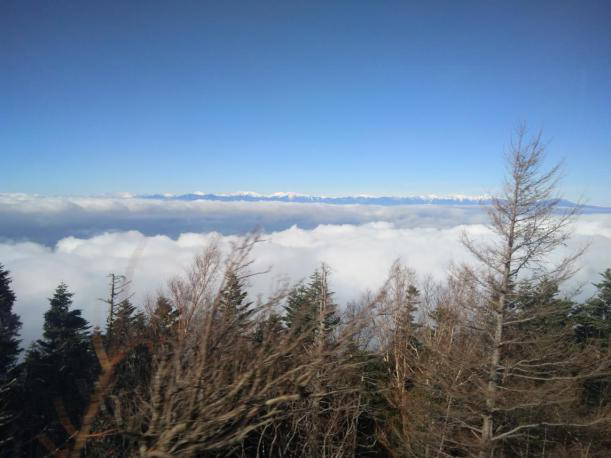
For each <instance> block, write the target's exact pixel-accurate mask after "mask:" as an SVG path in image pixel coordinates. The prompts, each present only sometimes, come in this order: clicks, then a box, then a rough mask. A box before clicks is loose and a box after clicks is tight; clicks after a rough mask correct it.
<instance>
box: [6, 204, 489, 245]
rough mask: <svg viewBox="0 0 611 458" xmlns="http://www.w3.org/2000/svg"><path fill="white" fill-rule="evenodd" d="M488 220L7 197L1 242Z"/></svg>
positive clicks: (472, 211)
mask: <svg viewBox="0 0 611 458" xmlns="http://www.w3.org/2000/svg"><path fill="white" fill-rule="evenodd" d="M483 219H484V215H483V212H482V211H481V209H480V208H479V207H477V206H467V207H458V206H456V207H453V206H452V207H449V206H434V205H409V206H396V207H385V206H376V205H329V204H319V203H308V204H303V203H290V202H215V201H176V200H154V199H138V198H129V197H42V196H32V195H25V194H0V238H5V239H9V240H30V241H36V242H40V243H43V244H46V245H49V246H53V245H55V243H56V242H57V241H58V240H61V239H62V238H64V237H66V236H69V235H72V236H75V237H79V238H89V237H91V236H94V235H99V234H102V233H104V232H108V231H128V230H137V231H139V232H142V233H143V234H145V235H157V234H164V235H168V236H170V237H172V238H177V237H178V236H179V235H180V234H183V233H185V232H198V233H199V232H209V231H218V232H221V233H223V234H240V233H244V232H247V231H251V230H253V229H255V228H256V227H260V228H261V229H262V230H264V231H268V232H269V231H278V230H284V229H288V228H290V227H291V226H293V225H294V224H296V225H297V226H298V227H302V228H307V229H312V228H315V227H316V226H318V225H320V224H364V223H368V222H374V221H389V222H393V223H394V224H395V225H397V226H398V227H422V226H430V227H452V226H455V225H456V224H462V223H465V224H466V223H478V222H481V221H483Z"/></svg>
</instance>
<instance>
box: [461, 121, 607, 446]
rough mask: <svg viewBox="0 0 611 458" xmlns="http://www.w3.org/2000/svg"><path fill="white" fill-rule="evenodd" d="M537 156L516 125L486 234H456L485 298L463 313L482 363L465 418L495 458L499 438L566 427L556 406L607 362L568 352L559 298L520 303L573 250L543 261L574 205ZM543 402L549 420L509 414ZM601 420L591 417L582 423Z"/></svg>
mask: <svg viewBox="0 0 611 458" xmlns="http://www.w3.org/2000/svg"><path fill="white" fill-rule="evenodd" d="M544 152H545V148H544V145H543V143H542V141H541V137H540V135H537V136H535V137H534V138H532V139H527V133H526V129H525V128H521V129H519V130H518V132H517V135H516V136H515V139H514V140H513V141H512V143H511V148H510V151H509V153H508V154H507V157H506V162H507V174H506V180H505V183H504V186H503V189H502V192H501V194H500V195H499V196H497V197H495V198H494V199H493V200H492V205H491V206H490V208H489V210H488V215H489V218H490V224H489V229H490V231H491V232H492V234H493V236H494V240H493V241H492V242H490V243H487V244H482V243H477V242H475V241H473V240H472V239H470V238H469V237H468V236H467V235H466V234H465V235H464V237H463V243H464V245H465V247H466V248H467V249H468V250H469V251H470V252H471V253H472V254H473V255H474V256H475V258H476V260H477V261H479V263H480V265H481V266H482V268H481V269H477V270H475V269H469V268H465V269H464V270H462V272H461V275H462V279H463V280H464V281H471V282H473V284H475V285H476V286H477V288H478V289H479V290H480V292H481V294H482V297H484V298H485V300H483V301H480V302H479V303H476V304H473V307H472V315H471V317H470V326H471V329H473V330H476V331H478V332H479V333H480V335H481V345H482V349H483V354H482V356H483V358H484V361H485V367H482V372H481V373H479V374H477V375H478V378H477V383H478V384H479V385H478V388H479V389H478V390H477V391H476V393H478V394H480V395H481V399H482V400H483V403H482V404H481V405H479V406H478V405H477V404H475V405H473V406H472V409H474V410H475V411H479V414H478V416H479V417H480V418H479V420H477V421H475V422H474V421H473V420H474V419H473V418H470V419H469V421H468V422H466V423H465V426H466V427H468V429H469V430H470V431H471V432H472V433H473V434H474V436H475V437H476V438H477V441H476V442H477V448H478V449H479V456H480V457H489V456H493V455H494V450H495V447H496V445H497V444H499V443H500V442H503V441H507V440H509V439H510V438H512V437H516V436H521V435H523V434H524V433H525V432H526V431H527V430H529V429H531V428H536V427H539V426H541V425H566V424H568V422H566V421H564V420H563V419H562V418H561V417H562V415H561V409H560V408H559V406H561V405H562V404H566V403H568V402H570V399H573V396H575V394H576V391H575V390H576V386H575V383H576V381H577V380H578V379H579V378H581V377H584V376H586V374H589V373H593V372H597V371H598V372H600V371H606V370H608V369H609V367H608V361H595V360H593V359H592V358H591V357H585V356H586V353H584V352H577V351H576V348H575V346H574V343H573V340H572V329H571V327H570V326H569V325H567V323H566V320H565V321H564V322H563V321H562V318H563V317H564V318H566V317H567V315H568V313H569V311H570V310H569V309H568V307H567V305H566V303H564V304H563V303H561V302H562V301H557V300H553V298H552V296H553V295H552V296H550V295H549V294H548V295H547V296H546V298H547V300H543V299H544V298H543V297H539V298H537V300H535V301H534V303H530V304H525V303H524V301H522V300H521V299H522V296H524V291H525V290H528V289H529V288H532V287H537V285H549V286H551V287H552V288H554V287H557V285H558V284H559V283H560V282H562V281H563V280H565V279H567V278H568V277H569V276H570V275H571V274H572V273H573V272H574V268H575V265H574V261H575V260H576V258H577V257H578V256H579V254H580V253H574V254H572V255H569V256H568V257H565V258H564V259H562V260H561V261H560V262H559V263H557V264H556V265H553V266H552V265H551V264H550V263H549V256H550V254H551V253H552V252H554V251H555V250H556V249H557V248H559V247H562V246H564V245H565V243H566V241H567V239H568V238H569V235H570V231H569V224H570V223H571V222H572V220H573V218H574V216H575V215H576V213H577V211H578V207H575V206H574V207H570V208H563V207H562V206H561V200H560V198H559V196H558V195H557V194H556V189H557V183H558V178H559V173H560V168H559V166H555V167H553V168H551V169H550V170H544V169H543V161H544V158H545V154H544ZM520 284H521V285H522V287H521V288H520V287H519V285H520ZM531 302H532V301H531ZM554 320H556V321H554ZM575 374H578V375H575ZM474 396H476V394H475V393H474ZM551 406H555V407H554V409H553V413H552V411H551V410H547V411H546V412H547V414H549V415H553V417H554V418H549V417H547V416H546V415H547V414H546V415H544V416H543V417H542V418H538V419H537V420H536V421H531V422H528V421H525V419H527V418H528V415H514V414H515V413H516V412H524V411H526V412H528V411H530V412H532V409H533V408H534V407H537V408H539V412H541V409H543V408H544V407H551ZM606 420H608V417H606V416H599V417H597V418H595V419H592V420H591V421H590V422H586V423H583V424H584V425H585V424H590V423H596V422H602V421H606ZM580 425H581V423H580V424H575V426H580Z"/></svg>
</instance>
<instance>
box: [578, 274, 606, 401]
mask: <svg viewBox="0 0 611 458" xmlns="http://www.w3.org/2000/svg"><path fill="white" fill-rule="evenodd" d="M601 276H602V277H603V280H602V281H601V282H600V283H595V284H594V286H596V288H597V289H598V292H597V294H596V296H594V297H593V298H591V299H590V300H588V301H586V302H585V304H582V305H580V306H579V307H577V309H576V311H575V321H576V322H577V327H576V330H575V334H576V338H577V341H578V342H581V343H590V344H593V345H594V348H596V349H597V350H598V351H600V352H601V354H608V351H609V350H608V349H609V338H610V337H611V269H607V270H605V271H604V272H603V273H602V274H601ZM583 388H584V390H583V403H584V404H585V405H586V406H589V407H592V406H600V405H609V404H611V376H609V375H606V376H601V377H596V378H591V379H587V380H586V381H585V382H584V384H583Z"/></svg>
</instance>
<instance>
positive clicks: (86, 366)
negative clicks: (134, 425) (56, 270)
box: [22, 283, 99, 446]
mask: <svg viewBox="0 0 611 458" xmlns="http://www.w3.org/2000/svg"><path fill="white" fill-rule="evenodd" d="M72 296H73V293H71V292H70V291H69V290H68V287H67V286H66V284H64V283H61V284H60V285H59V286H58V287H57V289H56V290H55V294H54V295H53V297H52V298H50V299H49V302H50V308H49V310H48V311H47V312H46V313H45V316H44V317H45V321H44V326H43V329H44V332H43V338H42V339H41V340H38V341H36V343H34V344H33V345H32V346H31V348H30V349H29V350H28V353H27V356H26V360H25V363H24V380H23V403H24V412H25V414H24V416H23V418H22V421H23V425H22V426H23V431H24V433H25V434H26V437H25V441H26V443H28V442H30V441H31V439H32V438H33V437H34V436H36V435H37V434H40V433H44V434H45V435H46V436H47V437H49V438H50V439H51V440H52V441H53V442H54V443H56V444H61V443H62V442H63V441H65V440H66V439H67V433H66V431H65V428H64V427H63V426H62V425H61V423H60V420H59V417H60V416H61V415H63V414H62V412H61V410H62V408H63V410H65V414H66V415H67V417H68V419H69V420H70V421H71V422H72V424H77V425H78V424H79V420H80V416H81V415H82V412H83V410H84V408H85V406H86V405H87V402H88V397H89V394H90V392H91V389H92V386H93V381H94V380H95V377H96V375H97V372H98V370H99V368H98V364H97V359H96V358H95V355H94V352H93V349H92V346H91V341H90V336H89V328H90V326H89V324H88V323H87V321H86V320H85V319H84V318H83V317H82V316H81V311H80V310H78V309H71V306H72ZM60 406H61V407H60ZM30 443H31V446H34V445H35V442H30Z"/></svg>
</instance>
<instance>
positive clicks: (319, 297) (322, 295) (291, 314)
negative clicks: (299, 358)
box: [284, 264, 339, 335]
mask: <svg viewBox="0 0 611 458" xmlns="http://www.w3.org/2000/svg"><path fill="white" fill-rule="evenodd" d="M327 275H328V268H327V267H326V266H325V265H324V264H323V265H322V266H321V267H320V268H319V269H316V270H315V271H314V273H313V274H312V275H311V276H310V279H309V282H308V283H307V284H305V285H304V284H300V285H297V286H296V287H295V288H293V289H292V290H291V292H290V293H289V296H288V298H287V304H286V306H285V307H284V309H285V316H284V322H285V323H286V325H287V327H288V328H289V329H291V331H292V332H294V333H302V332H312V333H313V334H318V333H320V331H322V332H323V334H324V335H328V334H329V333H330V332H331V330H332V329H333V328H334V327H335V326H337V325H338V324H339V317H338V315H337V310H336V309H337V306H336V304H335V303H334V302H333V300H332V296H333V292H332V291H330V290H329V286H328V284H327ZM321 306H322V307H324V310H321ZM321 313H322V315H323V316H322V320H321Z"/></svg>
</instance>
